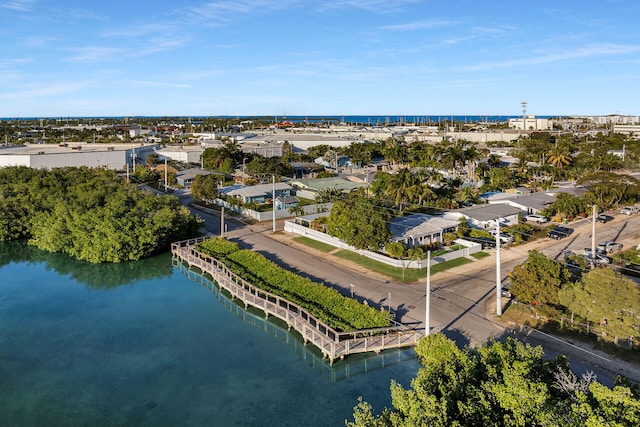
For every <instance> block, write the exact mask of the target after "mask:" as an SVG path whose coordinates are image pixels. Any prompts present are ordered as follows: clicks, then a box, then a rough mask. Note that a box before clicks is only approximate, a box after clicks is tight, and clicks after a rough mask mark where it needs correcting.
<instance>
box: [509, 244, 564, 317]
mask: <svg viewBox="0 0 640 427" xmlns="http://www.w3.org/2000/svg"><path fill="white" fill-rule="evenodd" d="M509 278H510V280H511V283H512V287H511V293H512V294H513V295H514V296H515V297H516V298H517V299H518V300H519V301H522V302H526V303H530V304H531V303H535V304H536V305H541V304H542V305H544V304H551V305H556V304H558V292H559V290H560V288H561V287H562V285H564V284H565V283H567V282H569V279H570V278H571V273H570V272H569V270H567V268H566V267H565V266H564V265H563V264H561V263H559V262H556V261H555V260H552V259H549V258H547V257H546V256H545V255H544V254H543V253H541V252H538V251H535V250H531V251H529V255H528V257H527V260H526V261H525V262H524V263H523V264H522V265H518V266H516V267H515V268H514V269H513V271H511V272H510V273H509Z"/></svg>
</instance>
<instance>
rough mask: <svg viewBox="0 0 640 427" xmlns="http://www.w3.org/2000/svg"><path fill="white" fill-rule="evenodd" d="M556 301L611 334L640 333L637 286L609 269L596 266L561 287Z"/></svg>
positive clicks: (638, 292)
mask: <svg viewBox="0 0 640 427" xmlns="http://www.w3.org/2000/svg"><path fill="white" fill-rule="evenodd" d="M559 298H560V303H561V304H562V305H563V306H565V307H567V309H569V310H570V311H572V312H574V313H575V314H577V315H579V316H581V317H582V318H584V319H586V320H588V321H590V322H594V323H599V324H600V325H601V327H602V330H603V331H606V332H607V333H609V334H611V335H615V336H623V337H628V336H635V337H637V336H638V335H640V289H639V288H638V285H637V284H636V283H635V282H634V281H633V280H631V279H628V278H626V277H624V276H623V275H621V274H620V273H617V272H615V271H613V270H610V269H605V268H596V269H594V270H591V271H590V272H589V273H586V274H583V275H582V278H581V279H580V280H579V281H578V282H576V283H572V284H569V285H567V286H565V287H563V288H562V289H561V290H560V293H559Z"/></svg>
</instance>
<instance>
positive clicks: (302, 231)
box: [284, 221, 482, 269]
mask: <svg viewBox="0 0 640 427" xmlns="http://www.w3.org/2000/svg"><path fill="white" fill-rule="evenodd" d="M284 231H286V232H288V233H293V234H298V235H300V236H304V237H308V238H310V239H313V240H316V241H319V242H322V243H326V244H328V245H331V246H335V247H337V248H341V249H347V250H350V251H352V252H355V253H357V254H359V255H362V256H366V257H367V258H371V259H373V260H376V261H379V262H382V263H385V264H387V265H391V266H393V267H398V268H413V269H421V268H426V267H427V260H418V261H415V260H412V261H409V260H399V259H394V258H391V257H388V256H386V255H383V254H380V253H377V252H371V251H367V250H363V249H356V248H354V247H353V246H350V245H348V244H346V243H345V242H343V241H342V240H339V239H336V238H335V237H331V236H329V235H328V234H326V233H322V232H320V231H316V230H313V229H311V228H309V227H305V226H303V225H300V224H296V223H294V222H293V221H285V223H284ZM455 243H458V244H460V245H463V246H466V247H465V248H462V249H459V250H457V251H452V252H448V253H446V254H442V255H438V256H435V257H433V258H431V265H433V264H438V263H440V262H444V261H450V260H452V259H456V258H460V257H466V256H469V255H471V254H474V253H476V252H479V251H480V250H481V249H482V245H480V244H479V243H476V242H470V241H468V240H464V239H458V240H456V241H455Z"/></svg>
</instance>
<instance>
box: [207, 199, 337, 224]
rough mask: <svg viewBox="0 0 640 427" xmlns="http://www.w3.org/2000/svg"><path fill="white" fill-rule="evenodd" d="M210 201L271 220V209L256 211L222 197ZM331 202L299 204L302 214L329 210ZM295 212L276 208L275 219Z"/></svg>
mask: <svg viewBox="0 0 640 427" xmlns="http://www.w3.org/2000/svg"><path fill="white" fill-rule="evenodd" d="M211 203H215V204H216V205H218V206H223V207H224V208H225V209H228V210H230V211H233V212H235V213H238V214H240V215H244V216H246V217H248V218H253V219H255V220H256V221H258V222H265V221H272V220H273V211H272V210H271V211H267V212H258V211H255V210H253V209H246V208H243V207H241V206H233V205H231V204H230V203H228V202H226V201H225V200H222V199H215V200H211ZM332 206H333V203H321V204H316V205H307V206H301V208H302V210H303V211H304V214H303V215H309V214H314V213H318V212H329V211H331V207H332ZM294 216H295V214H292V213H291V212H289V209H280V210H276V220H278V219H284V218H292V217H294Z"/></svg>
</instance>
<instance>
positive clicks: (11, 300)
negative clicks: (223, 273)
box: [0, 243, 418, 426]
mask: <svg viewBox="0 0 640 427" xmlns="http://www.w3.org/2000/svg"><path fill="white" fill-rule="evenodd" d="M417 369H418V363H417V362H416V361H415V358H414V356H413V350H411V349H407V350H397V351H388V352H383V353H381V354H378V355H376V354H366V355H360V356H351V357H349V358H347V359H346V360H344V361H338V362H336V363H334V364H333V366H329V364H328V363H327V362H326V361H324V360H323V359H322V357H321V355H320V354H319V353H318V352H317V351H316V350H315V349H314V348H313V347H312V346H305V345H303V343H302V342H301V341H300V340H299V339H298V337H297V336H296V333H295V332H289V331H287V329H286V326H284V327H283V325H280V324H278V323H277V321H271V320H269V321H265V319H264V317H263V316H262V315H261V313H260V312H258V311H252V310H244V309H243V308H242V307H240V306H238V305H237V304H236V303H235V302H233V301H231V300H230V299H229V298H227V296H225V295H224V293H223V292H220V291H219V290H218V288H217V287H216V286H215V285H214V284H212V283H211V282H209V281H208V280H206V279H205V278H203V277H201V276H199V275H197V274H195V273H194V272H190V271H188V270H186V269H185V268H184V267H183V266H181V265H180V264H179V263H175V262H172V259H171V257H170V255H169V254H162V255H158V256H156V257H153V258H151V259H148V260H144V261H139V262H132V263H123V264H116V265H91V264H87V263H83V262H78V261H74V260H71V259H69V258H68V257H66V256H62V255H58V254H49V253H45V252H41V251H39V250H36V249H34V248H31V247H29V246H26V245H25V244H24V243H6V244H0V402H1V403H0V425H12V426H17V425H25V426H29V425H33V426H41V425H57V426H65V425H74V426H75V425H96V426H97V425H128V426H131V425H134V426H135V425H149V426H163V425H170V426H176V425H184V426H203V425H211V426H218V425H219V426H230V425H239V426H271V425H273V426H340V425H344V420H345V419H351V417H352V410H353V407H354V406H355V405H356V404H357V399H358V397H359V396H362V397H363V398H364V400H366V401H368V402H370V403H372V404H373V405H374V408H376V409H377V410H379V409H381V408H383V407H384V406H389V405H390V403H391V400H390V393H389V385H390V382H391V379H396V380H397V381H398V382H400V383H401V384H403V385H404V386H405V387H408V386H409V384H410V380H411V378H412V377H413V376H414V375H415V373H416V372H417Z"/></svg>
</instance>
